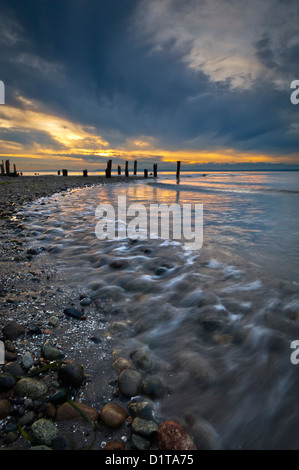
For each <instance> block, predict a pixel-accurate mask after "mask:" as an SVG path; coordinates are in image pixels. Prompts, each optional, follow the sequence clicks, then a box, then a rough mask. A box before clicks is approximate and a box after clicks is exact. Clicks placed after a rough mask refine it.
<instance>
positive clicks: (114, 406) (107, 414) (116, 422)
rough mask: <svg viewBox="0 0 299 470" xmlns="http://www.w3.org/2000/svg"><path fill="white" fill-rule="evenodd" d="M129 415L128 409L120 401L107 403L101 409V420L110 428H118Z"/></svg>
mask: <svg viewBox="0 0 299 470" xmlns="http://www.w3.org/2000/svg"><path fill="white" fill-rule="evenodd" d="M127 417H128V412H127V410H126V409H125V408H124V407H123V406H121V405H119V404H118V403H107V404H106V405H105V406H104V407H103V408H102V411H101V420H102V421H103V423H104V424H105V425H106V426H108V427H110V428H118V427H119V426H121V425H122V424H123V422H124V421H125V420H126V418H127Z"/></svg>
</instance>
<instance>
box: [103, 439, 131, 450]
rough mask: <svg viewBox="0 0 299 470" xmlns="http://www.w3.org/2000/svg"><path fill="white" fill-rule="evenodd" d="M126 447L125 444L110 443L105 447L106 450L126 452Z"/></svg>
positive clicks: (118, 442)
mask: <svg viewBox="0 0 299 470" xmlns="http://www.w3.org/2000/svg"><path fill="white" fill-rule="evenodd" d="M125 448H126V446H125V444H124V442H120V441H110V442H107V444H106V445H105V447H104V450H125Z"/></svg>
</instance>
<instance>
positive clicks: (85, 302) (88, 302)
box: [80, 297, 92, 307]
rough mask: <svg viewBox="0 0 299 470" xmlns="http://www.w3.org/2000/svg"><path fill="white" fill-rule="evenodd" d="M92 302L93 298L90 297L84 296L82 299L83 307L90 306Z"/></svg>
mask: <svg viewBox="0 0 299 470" xmlns="http://www.w3.org/2000/svg"><path fill="white" fill-rule="evenodd" d="M91 303H92V300H91V299H90V298H89V297H84V299H82V300H81V301H80V305H81V307H89V305H91Z"/></svg>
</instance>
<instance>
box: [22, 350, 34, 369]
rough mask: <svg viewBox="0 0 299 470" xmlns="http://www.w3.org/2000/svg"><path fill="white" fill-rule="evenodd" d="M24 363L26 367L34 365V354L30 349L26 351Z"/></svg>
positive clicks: (23, 358)
mask: <svg viewBox="0 0 299 470" xmlns="http://www.w3.org/2000/svg"><path fill="white" fill-rule="evenodd" d="M22 364H23V366H24V367H25V369H30V367H32V366H33V364H34V359H33V356H32V354H31V353H30V352H29V351H27V352H25V354H24V356H23V357H22Z"/></svg>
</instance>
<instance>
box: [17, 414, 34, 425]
mask: <svg viewBox="0 0 299 470" xmlns="http://www.w3.org/2000/svg"><path fill="white" fill-rule="evenodd" d="M34 420H35V413H34V412H33V411H31V410H29V411H27V412H26V413H25V414H24V416H22V417H21V418H20V419H19V421H18V422H19V424H20V426H21V427H22V428H23V427H24V426H29V425H31V424H32V423H33V421H34Z"/></svg>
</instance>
